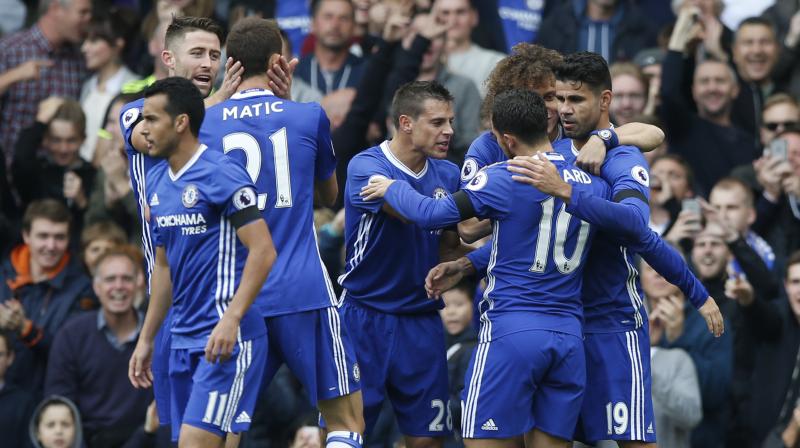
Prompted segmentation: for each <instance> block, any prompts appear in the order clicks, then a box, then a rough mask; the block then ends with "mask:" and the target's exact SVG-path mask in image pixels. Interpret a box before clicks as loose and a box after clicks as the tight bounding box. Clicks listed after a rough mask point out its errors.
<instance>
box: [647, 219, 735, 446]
mask: <svg viewBox="0 0 800 448" xmlns="http://www.w3.org/2000/svg"><path fill="white" fill-rule="evenodd" d="M717 233H718V230H717V226H716V225H715V224H711V225H709V226H707V227H706V229H704V230H703V232H701V233H700V234H698V236H697V238H696V239H695V246H694V252H693V253H692V260H693V261H694V262H695V263H696V264H697V265H698V266H697V268H698V272H699V274H700V279H701V280H702V281H703V284H704V285H706V278H705V275H711V273H715V274H716V272H715V271H718V270H721V271H722V273H723V274H724V272H725V265H726V263H727V261H728V255H729V254H728V251H727V248H726V247H725V244H724V241H723V240H722V238H721V237H719V236H718V235H717ZM643 278H644V274H643ZM706 287H707V288H708V285H706ZM651 294H653V293H652V292H651ZM709 294H710V295H711V296H712V297H715V298H716V297H723V296H722V295H719V296H717V295H715V294H714V293H713V292H711V290H709ZM722 300H724V299H722ZM648 301H649V303H650V309H651V310H652V311H651V313H650V318H651V319H653V320H661V321H662V322H663V323H664V337H663V338H662V341H661V344H660V346H661V347H664V348H680V349H683V350H685V351H686V352H687V353H688V354H689V356H691V357H692V361H694V364H695V367H696V369H697V377H698V380H699V382H700V393H701V396H702V403H703V420H702V421H701V422H700V424H699V425H698V426H697V427H696V428H695V430H694V431H692V434H691V445H692V446H693V447H712V448H713V447H723V446H725V444H724V438H725V434H726V430H727V423H728V421H727V418H728V412H729V409H728V407H729V406H730V389H731V378H732V375H733V338H732V336H731V332H729V331H726V332H725V333H724V334H723V335H722V336H721V337H719V338H714V336H713V335H712V334H710V333H709V332H708V328H707V326H706V324H705V322H704V321H703V319H702V317H701V316H700V314H698V313H697V312H696V311H695V310H694V309H692V308H690V307H688V306H686V300H685V298H684V297H683V294H682V293H681V292H680V291H677V288H676V291H675V292H674V293H672V294H668V295H666V296H662V297H650V296H648ZM720 307H722V304H720ZM727 327H728V325H727V323H726V328H727Z"/></svg>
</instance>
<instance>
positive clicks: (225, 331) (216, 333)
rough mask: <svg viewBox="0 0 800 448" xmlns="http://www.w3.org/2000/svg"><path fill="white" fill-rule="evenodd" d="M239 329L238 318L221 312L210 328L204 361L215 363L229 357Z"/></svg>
mask: <svg viewBox="0 0 800 448" xmlns="http://www.w3.org/2000/svg"><path fill="white" fill-rule="evenodd" d="M238 331H239V320H238V319H236V318H234V317H231V316H229V315H228V314H223V315H222V319H220V320H219V322H217V325H216V326H215V327H214V329H213V330H211V336H209V337H208V343H206V351H205V355H206V361H208V362H210V363H211V364H215V363H216V362H217V360H219V362H225V361H227V360H228V359H230V357H231V354H232V353H233V347H234V346H235V345H236V334H237V333H238Z"/></svg>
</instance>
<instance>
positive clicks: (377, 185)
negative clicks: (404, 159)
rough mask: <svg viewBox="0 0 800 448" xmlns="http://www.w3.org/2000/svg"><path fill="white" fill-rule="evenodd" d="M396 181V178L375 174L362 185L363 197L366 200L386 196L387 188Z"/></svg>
mask: <svg viewBox="0 0 800 448" xmlns="http://www.w3.org/2000/svg"><path fill="white" fill-rule="evenodd" d="M393 183H394V179H387V178H385V177H383V176H373V177H371V178H370V179H369V182H368V183H367V185H364V186H363V187H361V193H359V194H360V195H361V198H362V199H363V200H364V201H365V202H366V201H374V200H376V199H381V198H382V197H384V196H386V190H388V189H389V186H390V185H392V184H393Z"/></svg>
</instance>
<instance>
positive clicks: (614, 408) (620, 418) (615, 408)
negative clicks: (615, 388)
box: [606, 401, 628, 435]
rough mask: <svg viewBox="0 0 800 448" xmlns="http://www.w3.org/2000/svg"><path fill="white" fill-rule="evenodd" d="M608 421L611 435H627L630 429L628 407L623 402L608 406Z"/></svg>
mask: <svg viewBox="0 0 800 448" xmlns="http://www.w3.org/2000/svg"><path fill="white" fill-rule="evenodd" d="M606 421H607V422H608V433H609V434H617V435H620V434H625V431H627V429H628V406H627V405H626V404H625V403H623V402H621V401H620V402H619V403H608V404H606ZM612 430H613V431H614V432H613V433H612V432H611V431H612Z"/></svg>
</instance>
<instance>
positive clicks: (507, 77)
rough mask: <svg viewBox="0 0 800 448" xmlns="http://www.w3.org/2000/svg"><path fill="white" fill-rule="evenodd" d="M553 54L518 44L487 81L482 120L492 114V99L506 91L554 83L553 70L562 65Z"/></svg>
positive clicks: (549, 50) (532, 45) (560, 59)
mask: <svg viewBox="0 0 800 448" xmlns="http://www.w3.org/2000/svg"><path fill="white" fill-rule="evenodd" d="M563 59H564V58H563V57H562V56H561V55H560V54H559V53H558V52H557V51H555V50H551V49H549V48H544V47H541V46H539V45H535V44H529V43H525V42H523V43H519V44H517V45H514V47H513V48H511V54H510V55H508V56H506V57H505V58H503V59H501V60H500V62H498V63H497V65H495V67H494V69H493V70H492V72H491V73H490V74H489V77H488V78H486V81H485V85H486V98H484V100H483V104H482V106H481V116H482V117H484V118H488V117H489V116H490V115H491V114H492V104H493V103H494V97H495V96H497V95H498V94H499V93H502V92H505V91H506V90H509V89H528V90H533V89H537V88H540V87H543V86H546V85H547V84H549V83H551V82H553V81H554V80H555V75H554V72H555V69H556V67H558V65H559V64H561V62H562V61H563Z"/></svg>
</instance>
